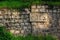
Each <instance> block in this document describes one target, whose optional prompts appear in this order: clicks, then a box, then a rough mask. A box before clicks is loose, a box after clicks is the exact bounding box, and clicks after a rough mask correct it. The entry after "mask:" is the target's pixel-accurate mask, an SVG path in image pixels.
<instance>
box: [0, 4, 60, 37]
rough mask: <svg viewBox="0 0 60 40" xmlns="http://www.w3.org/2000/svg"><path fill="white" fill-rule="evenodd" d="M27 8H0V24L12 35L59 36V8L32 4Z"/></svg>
mask: <svg viewBox="0 0 60 40" xmlns="http://www.w3.org/2000/svg"><path fill="white" fill-rule="evenodd" d="M30 10H31V11H29V9H23V11H20V10H18V9H6V8H5V9H1V10H0V24H1V25H4V26H6V28H7V30H8V31H10V32H11V33H13V34H14V35H18V34H19V35H27V34H30V33H32V34H33V35H39V34H44V35H45V34H52V35H56V36H60V18H59V17H60V8H59V7H57V6H52V7H51V6H48V5H32V6H31V9H30Z"/></svg>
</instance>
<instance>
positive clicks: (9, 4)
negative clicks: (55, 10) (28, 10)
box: [0, 0, 60, 8]
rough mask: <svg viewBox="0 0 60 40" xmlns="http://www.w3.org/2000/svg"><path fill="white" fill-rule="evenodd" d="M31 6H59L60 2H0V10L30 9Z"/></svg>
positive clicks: (40, 0) (59, 0)
mask: <svg viewBox="0 0 60 40" xmlns="http://www.w3.org/2000/svg"><path fill="white" fill-rule="evenodd" d="M32 4H48V5H60V0H0V8H5V7H7V8H21V7H30V5H32Z"/></svg>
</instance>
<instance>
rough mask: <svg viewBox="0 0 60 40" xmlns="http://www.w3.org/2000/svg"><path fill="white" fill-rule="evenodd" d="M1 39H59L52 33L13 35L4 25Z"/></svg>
mask: <svg viewBox="0 0 60 40" xmlns="http://www.w3.org/2000/svg"><path fill="white" fill-rule="evenodd" d="M0 40H57V39H56V38H55V37H53V36H51V35H46V36H42V35H39V36H34V35H27V36H25V37H24V36H13V35H12V34H11V33H10V32H7V31H6V29H5V28H4V27H3V26H2V27H0Z"/></svg>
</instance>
